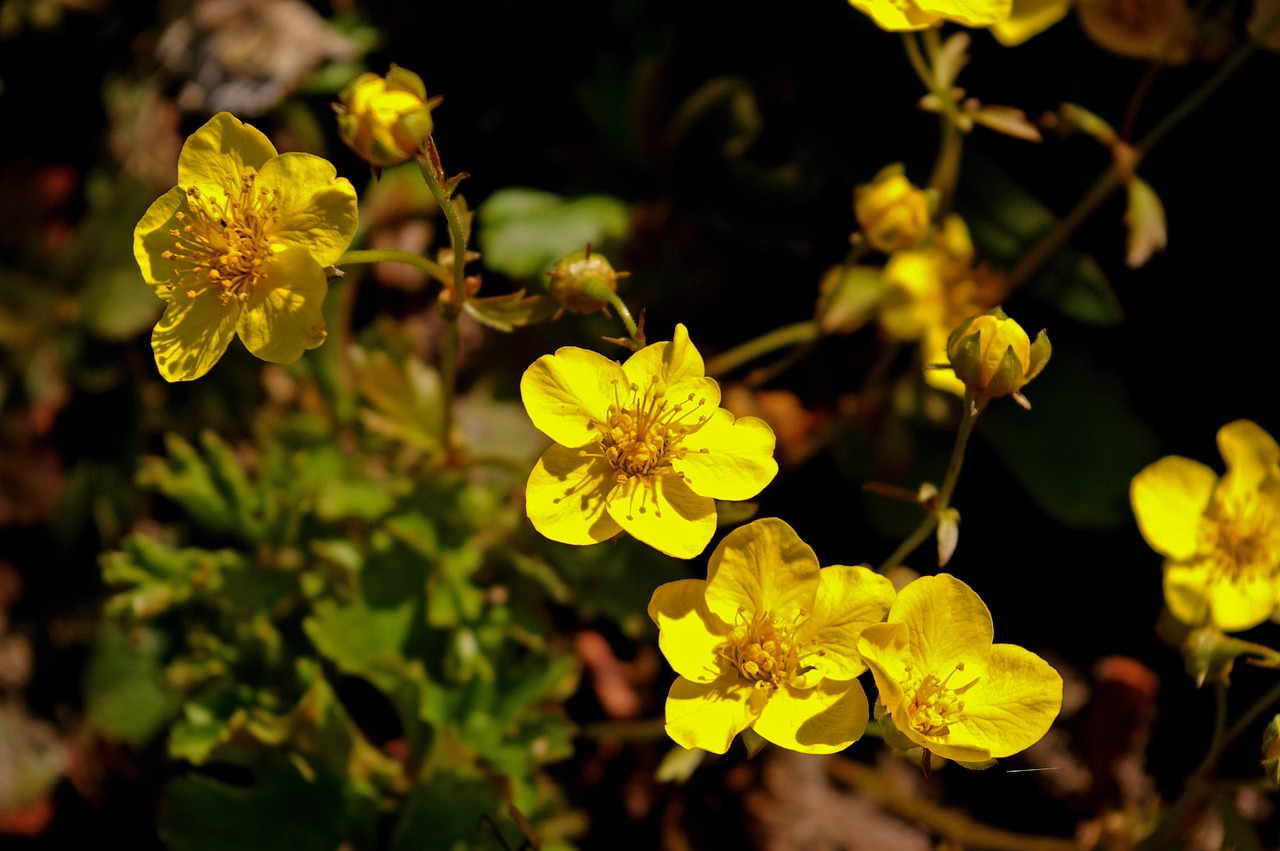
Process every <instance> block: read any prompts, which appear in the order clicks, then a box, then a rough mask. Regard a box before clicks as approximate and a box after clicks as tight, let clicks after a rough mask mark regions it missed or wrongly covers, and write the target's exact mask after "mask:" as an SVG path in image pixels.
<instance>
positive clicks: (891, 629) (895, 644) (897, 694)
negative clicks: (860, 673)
mask: <svg viewBox="0 0 1280 851" xmlns="http://www.w3.org/2000/svg"><path fill="white" fill-rule="evenodd" d="M910 646H911V630H909V629H908V628H907V625H906V624H905V623H877V624H871V625H870V626H868V627H866V628H864V629H863V630H862V634H861V635H860V636H859V637H858V654H859V655H860V656H862V659H863V661H864V662H866V663H867V667H868V668H870V669H871V676H872V677H873V678H874V679H875V681H876V690H877V691H878V692H880V702H881V703H883V704H884V706H885V708H886V709H888V710H889V711H890V712H895V711H896V710H897V708H898V704H900V703H901V702H902V696H903V695H902V683H903V682H904V681H906V679H907V664H908V663H909V662H910V661H911V650H910Z"/></svg>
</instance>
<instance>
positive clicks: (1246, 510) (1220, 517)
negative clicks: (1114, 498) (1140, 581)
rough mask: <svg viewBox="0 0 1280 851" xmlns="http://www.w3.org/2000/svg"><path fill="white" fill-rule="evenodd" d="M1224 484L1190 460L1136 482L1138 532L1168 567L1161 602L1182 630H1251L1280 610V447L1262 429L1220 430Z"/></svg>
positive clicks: (1231, 426) (1159, 466) (1239, 425)
mask: <svg viewBox="0 0 1280 851" xmlns="http://www.w3.org/2000/svg"><path fill="white" fill-rule="evenodd" d="M1218 449H1219V451H1220V452H1221V453H1222V458H1223V460H1224V461H1226V464H1227V472H1226V474H1225V475H1223V476H1222V477H1221V478H1219V477H1218V475H1217V474H1216V473H1215V472H1214V471H1213V470H1212V469H1211V468H1210V467H1208V466H1206V465H1204V464H1201V463H1200V462H1199V461H1193V460H1191V459H1190V458H1183V457H1180V456H1177V455H1171V456H1169V457H1167V458H1161V459H1160V460H1159V461H1156V462H1155V463H1154V464H1151V465H1149V466H1147V467H1146V468H1145V469H1143V470H1142V471H1141V472H1140V473H1138V475H1136V476H1134V478H1133V484H1132V485H1131V487H1130V490H1129V495H1130V498H1131V500H1132V502H1133V513H1134V514H1135V515H1136V516H1137V518H1138V528H1139V529H1141V530H1142V536H1143V537H1144V538H1146V539H1147V543H1148V544H1150V545H1151V548H1152V549H1154V550H1155V551H1156V552H1158V553H1160V554H1161V555H1163V556H1164V557H1165V563H1164V598H1165V602H1166V604H1168V606H1169V610H1170V611H1171V612H1173V614H1174V616H1175V617H1177V618H1178V620H1180V621H1182V622H1183V623H1186V624H1188V625H1190V626H1201V625H1213V626H1216V627H1218V628H1219V629H1222V630H1224V631H1228V632H1234V631H1237V630H1242V629H1249V628H1250V627H1253V626H1257V625H1258V624H1260V623H1262V622H1263V621H1265V620H1266V619H1267V618H1269V617H1271V615H1272V613H1273V612H1274V611H1275V609H1276V606H1277V604H1280V446H1277V445H1276V441H1275V440H1274V439H1273V438H1272V437H1271V435H1269V434H1267V433H1266V432H1265V431H1263V430H1262V428H1260V427H1259V426H1258V425H1257V424H1256V423H1253V422H1250V421H1248V420H1236V421H1235V422H1230V423H1227V424H1226V425H1224V426H1223V427H1222V428H1221V429H1219V430H1218Z"/></svg>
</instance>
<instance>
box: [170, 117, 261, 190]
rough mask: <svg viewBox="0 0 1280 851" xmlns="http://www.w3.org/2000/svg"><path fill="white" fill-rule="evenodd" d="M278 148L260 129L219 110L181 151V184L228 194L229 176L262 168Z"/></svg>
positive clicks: (179, 158)
mask: <svg viewBox="0 0 1280 851" xmlns="http://www.w3.org/2000/svg"><path fill="white" fill-rule="evenodd" d="M274 156H276V147H275V145H273V144H271V140H270V139H268V138H267V137H266V135H265V134H263V132H262V131H261V130H259V129H258V128H256V127H253V126H251V125H249V124H245V123H244V122H243V121H241V120H240V119H238V118H236V117H235V116H234V115H232V114H231V113H229V112H219V113H218V114H217V115H215V116H214V117H213V118H210V119H209V120H208V121H207V122H205V125H204V126H203V127H201V128H200V129H199V130H197V131H196V132H194V133H192V134H191V136H189V137H188V138H187V141H186V142H185V143H184V144H183V145H182V151H181V153H179V154H178V186H180V187H183V188H184V189H185V188H186V187H188V186H193V185H194V186H199V187H200V188H201V190H202V191H205V190H207V191H209V192H212V193H215V194H219V195H221V194H225V192H226V186H225V185H224V180H225V179H226V177H227V175H232V176H234V177H239V176H240V175H241V174H243V173H244V172H245V171H247V170H249V169H259V168H262V166H263V164H264V163H266V162H267V160H269V159H271V158H272V157H274Z"/></svg>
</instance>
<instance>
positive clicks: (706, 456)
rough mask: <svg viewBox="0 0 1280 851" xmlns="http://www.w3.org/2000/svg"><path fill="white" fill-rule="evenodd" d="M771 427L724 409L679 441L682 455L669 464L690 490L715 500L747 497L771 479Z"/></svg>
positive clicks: (774, 465) (773, 467) (774, 468)
mask: <svg viewBox="0 0 1280 851" xmlns="http://www.w3.org/2000/svg"><path fill="white" fill-rule="evenodd" d="M775 442H776V440H775V438H774V435H773V429H771V428H769V424H768V423H766V422H765V421H764V420H762V419H760V418H759V417H742V418H741V419H738V420H735V419H734V417H733V414H731V413H729V411H727V410H725V409H724V408H718V409H716V411H715V413H714V414H712V415H711V418H710V419H708V420H707V422H706V423H705V424H704V425H703V426H702V428H700V429H698V430H697V431H695V432H692V433H691V434H689V435H687V436H686V437H685V439H684V441H683V442H682V444H681V445H682V446H683V448H684V449H685V450H686V452H685V453H684V455H683V457H680V458H677V459H676V460H674V461H672V463H671V466H672V467H673V468H674V469H675V470H676V471H677V472H680V473H683V474H684V477H685V482H686V484H688V485H689V487H690V488H691V489H692V490H693V492H694V493H698V494H701V495H703V496H709V497H714V498H715V499H750V498H751V497H753V496H755V495H756V494H758V493H760V491H761V490H763V489H764V486H765V485H767V484H769V482H771V481H773V477H774V476H776V475H777V474H778V462H777V461H775V460H773V449H774V444H775Z"/></svg>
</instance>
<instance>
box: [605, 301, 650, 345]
mask: <svg viewBox="0 0 1280 851" xmlns="http://www.w3.org/2000/svg"><path fill="white" fill-rule="evenodd" d="M601 289H602V290H603V292H602V293H600V296H601V298H603V299H604V300H605V301H607V302H609V304H611V305H613V309H614V310H616V311H618V318H619V319H621V320H622V324H623V325H625V326H627V336H629V337H630V338H631V341H632V342H633V343H635V344H636V349H637V350H639V349H643V348H644V346H645V340H644V332H643V331H641V330H640V329H639V328H638V327H637V326H636V321H635V320H634V319H632V318H631V311H630V310H628V309H627V305H626V303H625V302H623V300H622V299H621V298H619V297H618V294H617V293H615V292H614V291H613V290H611V289H609V288H608V287H602V288H601Z"/></svg>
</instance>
